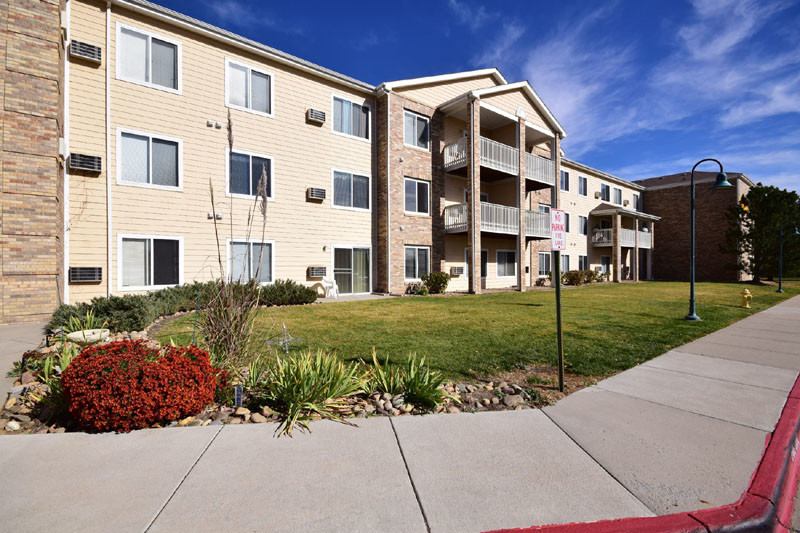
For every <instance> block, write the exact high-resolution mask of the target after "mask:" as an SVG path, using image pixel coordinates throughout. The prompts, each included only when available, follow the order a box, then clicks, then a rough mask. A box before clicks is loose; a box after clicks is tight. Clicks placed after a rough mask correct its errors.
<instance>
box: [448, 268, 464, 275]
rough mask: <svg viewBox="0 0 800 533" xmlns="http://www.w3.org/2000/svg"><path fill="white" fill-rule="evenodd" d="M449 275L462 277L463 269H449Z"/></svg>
mask: <svg viewBox="0 0 800 533" xmlns="http://www.w3.org/2000/svg"><path fill="white" fill-rule="evenodd" d="M450 275H451V276H463V275H464V267H450Z"/></svg>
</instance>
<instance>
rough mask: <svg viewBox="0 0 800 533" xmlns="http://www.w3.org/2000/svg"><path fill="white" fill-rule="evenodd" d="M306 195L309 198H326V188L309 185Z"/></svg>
mask: <svg viewBox="0 0 800 533" xmlns="http://www.w3.org/2000/svg"><path fill="white" fill-rule="evenodd" d="M306 197H308V199H309V200H324V199H325V189H320V188H318V187H309V188H308V190H307V191H306Z"/></svg>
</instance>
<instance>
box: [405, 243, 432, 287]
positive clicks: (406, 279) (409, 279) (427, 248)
mask: <svg viewBox="0 0 800 533" xmlns="http://www.w3.org/2000/svg"><path fill="white" fill-rule="evenodd" d="M408 248H413V249H415V250H418V249H420V248H424V249H426V250H428V273H430V271H431V248H432V247H431V246H425V245H421V244H404V245H403V280H404V281H407V282H415V281H422V278H407V277H406V250H407V249H408ZM417 259H419V254H417ZM417 273H419V265H417Z"/></svg>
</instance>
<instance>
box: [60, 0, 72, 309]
mask: <svg viewBox="0 0 800 533" xmlns="http://www.w3.org/2000/svg"><path fill="white" fill-rule="evenodd" d="M65 3H66V8H65V10H64V19H65V20H64V24H65V25H66V28H67V30H66V32H65V35H64V43H65V44H64V48H66V47H67V46H69V30H70V20H69V13H70V6H71V3H70V0H66V2H65ZM63 109H64V152H63V154H62V155H63V156H64V207H63V209H64V265H63V268H64V276H63V277H62V280H63V282H64V288H63V294H64V301H63V303H65V304H69V162H68V161H67V158H68V157H69V54H68V53H67V51H66V50H64V107H63Z"/></svg>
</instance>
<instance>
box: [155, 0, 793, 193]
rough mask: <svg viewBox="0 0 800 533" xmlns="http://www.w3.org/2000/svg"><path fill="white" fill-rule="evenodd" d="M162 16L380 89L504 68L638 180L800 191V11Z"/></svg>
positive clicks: (570, 149)
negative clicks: (700, 174) (724, 177)
mask: <svg viewBox="0 0 800 533" xmlns="http://www.w3.org/2000/svg"><path fill="white" fill-rule="evenodd" d="M158 2H159V3H160V4H162V5H165V6H167V7H170V8H172V9H175V10H177V11H180V12H183V13H186V14H188V15H191V16H194V17H196V18H199V19H201V20H204V21H206V22H209V23H212V24H215V25H218V26H221V27H223V28H226V29H228V30H231V31H234V32H236V33H239V34H242V35H245V36H247V37H249V38H251V39H254V40H257V41H260V42H263V43H265V44H268V45H270V46H274V47H275V48H279V49H281V50H284V51H286V52H289V53H291V54H295V55H297V56H300V57H302V58H304V59H307V60H310V61H314V62H316V63H319V64H321V65H323V66H326V67H328V68H331V69H333V70H336V71H339V72H342V73H343V74H347V75H350V76H353V77H355V78H358V79H360V80H363V81H366V82H369V83H372V84H378V83H380V82H382V81H390V80H396V79H404V78H413V77H418V76H428V75H433V74H443V73H448V72H456V71H460V70H469V69H475V68H483V67H497V68H499V69H500V70H501V72H503V74H504V75H505V76H506V78H507V79H508V80H509V81H519V80H524V79H527V80H529V81H530V82H531V84H532V85H533V87H534V88H535V89H536V91H537V92H538V93H539V94H540V96H541V97H542V99H543V100H544V101H545V103H546V104H547V105H548V106H549V107H550V109H551V110H552V111H553V112H554V114H555V115H556V117H557V118H558V119H559V121H560V122H561V124H562V125H563V126H564V128H565V129H566V130H567V133H568V137H567V138H566V139H565V141H564V145H563V146H564V149H565V151H566V153H567V157H570V158H572V159H577V160H579V161H581V162H583V163H585V164H587V165H590V166H593V167H596V168H600V169H602V170H606V171H608V172H611V173H613V174H616V175H619V176H621V177H624V178H626V179H639V178H646V177H652V176H659V175H663V174H671V173H675V172H682V171H686V170H691V167H692V166H693V164H694V163H695V162H696V161H697V160H699V159H702V158H705V157H716V158H719V159H720V160H721V161H722V162H723V164H724V165H725V169H726V170H729V171H735V172H744V173H746V174H747V175H748V176H750V177H751V178H752V179H753V180H754V181H762V182H764V183H765V184H770V185H776V186H779V187H781V188H788V189H794V190H800V2H797V1H793V0H669V1H664V2H656V1H655V0H646V1H629V2H625V1H617V2H613V1H611V2H606V1H603V2H596V1H587V2H570V1H566V2H544V1H536V2H532V1H530V0H527V1H524V0H523V1H502V2H497V1H495V2H489V1H488V0H487V1H483V2H479V1H468V0H438V1H436V0H434V1H411V0H405V1H404V0H400V1H399V3H398V2H395V3H393V4H391V7H389V5H388V4H387V5H386V6H384V5H383V4H382V3H381V2H375V1H371V2H353V3H351V4H346V3H342V2H313V1H301V2H298V1H295V2H268V1H262V2H257V1H252V0H251V1H248V0H200V1H196V0H158ZM702 168H703V169H708V170H713V168H711V167H708V168H707V167H705V166H704V167H702Z"/></svg>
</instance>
